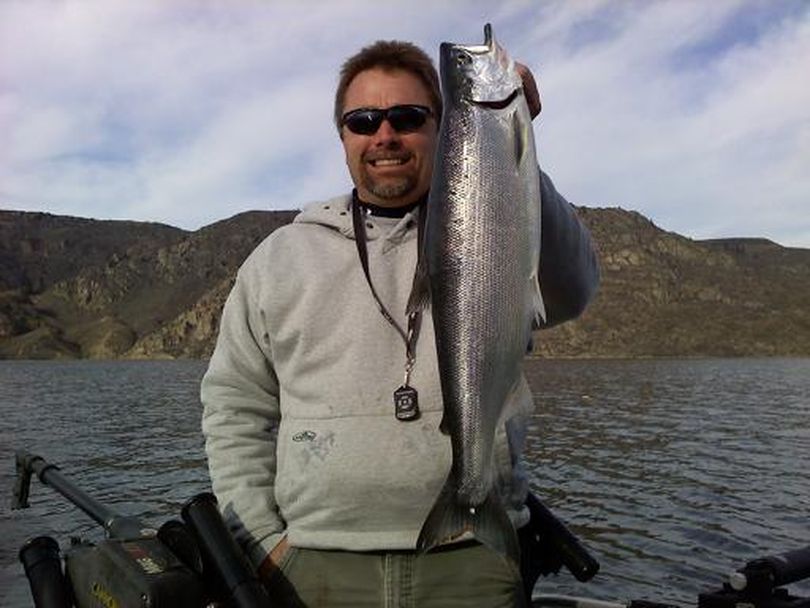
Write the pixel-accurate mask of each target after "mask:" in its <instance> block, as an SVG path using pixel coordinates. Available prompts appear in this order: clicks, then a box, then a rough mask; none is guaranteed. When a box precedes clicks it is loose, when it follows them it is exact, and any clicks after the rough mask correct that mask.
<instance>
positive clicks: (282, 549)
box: [259, 536, 290, 583]
mask: <svg viewBox="0 0 810 608" xmlns="http://www.w3.org/2000/svg"><path fill="white" fill-rule="evenodd" d="M289 548H290V545H289V543H288V542H287V537H286V536H285V537H284V538H282V539H281V541H280V542H279V543H278V544H277V545H276V546H275V547H273V550H272V551H270V554H269V555H268V556H267V557H265V558H264V561H263V562H262V564H261V566H259V580H261V581H263V582H265V583H266V582H267V581H269V580H270V577H271V576H272V575H273V573H274V572H275V571H276V570H277V569H278V564H279V563H280V562H281V558H282V557H284V554H285V553H286V552H287V549H289Z"/></svg>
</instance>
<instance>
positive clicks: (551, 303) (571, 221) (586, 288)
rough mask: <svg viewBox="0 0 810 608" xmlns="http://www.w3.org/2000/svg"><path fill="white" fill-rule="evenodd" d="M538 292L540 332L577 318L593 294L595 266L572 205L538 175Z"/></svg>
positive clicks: (596, 277) (596, 282)
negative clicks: (543, 313)
mask: <svg viewBox="0 0 810 608" xmlns="http://www.w3.org/2000/svg"><path fill="white" fill-rule="evenodd" d="M540 196H541V201H542V211H541V222H542V230H541V241H540V269H539V277H540V291H541V293H542V295H543V303H544V304H545V308H546V320H545V322H544V323H542V324H541V326H540V327H541V328H546V327H552V326H554V325H557V324H559V323H562V322H563V321H568V320H569V319H573V318H575V317H577V316H579V315H580V314H581V313H582V312H583V311H584V310H585V307H586V306H587V305H588V302H590V300H591V298H593V296H594V294H595V293H596V288H597V286H598V285H599V264H598V262H597V258H596V252H595V251H594V248H593V245H592V243H591V236H590V233H589V232H588V229H587V228H586V227H585V226H584V225H583V224H582V222H581V221H580V220H579V218H577V215H576V212H575V210H574V207H573V205H571V204H570V203H569V202H568V201H566V200H565V198H563V196H562V195H560V193H559V192H557V190H556V189H555V188H554V184H553V183H552V181H551V178H550V177H549V176H548V175H546V174H545V173H543V172H542V171H541V172H540Z"/></svg>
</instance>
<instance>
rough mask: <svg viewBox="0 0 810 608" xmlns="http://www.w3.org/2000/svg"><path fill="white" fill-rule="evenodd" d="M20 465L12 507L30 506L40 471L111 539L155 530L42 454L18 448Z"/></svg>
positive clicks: (46, 479)
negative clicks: (33, 484)
mask: <svg viewBox="0 0 810 608" xmlns="http://www.w3.org/2000/svg"><path fill="white" fill-rule="evenodd" d="M16 468H17V479H16V482H15V484H14V496H13V498H12V502H11V508H12V509H21V508H25V507H27V506H28V495H29V493H30V489H31V474H32V473H36V474H37V477H39V480H40V481H41V482H42V483H44V484H45V485H47V486H50V487H51V488H53V489H54V490H56V491H57V492H59V493H60V494H61V495H62V496H64V497H65V498H67V499H68V500H69V501H70V502H72V503H73V504H74V505H76V506H77V507H79V509H81V510H82V511H84V512H85V513H86V514H87V515H89V516H90V517H91V518H92V519H93V520H94V521H95V522H96V523H98V524H100V525H101V526H102V527H103V528H104V530H105V532H106V533H107V536H108V537H109V538H139V537H141V536H144V535H149V534H154V532H155V531H154V530H152V529H150V528H148V527H147V526H145V525H144V524H143V523H142V522H141V521H140V520H139V519H137V518H135V517H129V516H123V515H119V514H118V513H116V512H115V511H113V510H112V509H110V508H109V507H106V506H104V505H103V504H101V503H100V502H98V501H97V500H96V499H95V498H93V497H92V496H90V495H89V494H87V493H86V492H84V491H82V490H81V489H79V488H78V487H77V486H76V485H75V484H74V483H73V482H71V481H70V480H68V479H67V478H66V477H65V476H64V475H62V473H60V472H59V467H58V466H56V465H55V464H50V463H48V462H47V461H46V460H45V459H44V458H42V456H37V455H36V454H31V453H30V452H27V451H26V450H18V451H17V452H16Z"/></svg>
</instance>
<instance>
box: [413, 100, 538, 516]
mask: <svg viewBox="0 0 810 608" xmlns="http://www.w3.org/2000/svg"><path fill="white" fill-rule="evenodd" d="M515 113H517V115H515ZM442 129H443V130H446V131H447V133H449V134H450V136H449V137H440V142H441V143H440V149H439V150H438V157H437V158H438V159H439V160H438V161H437V165H436V169H435V173H434V181H433V185H432V188H431V200H430V206H429V216H428V229H427V234H426V248H427V255H428V268H429V272H430V285H431V299H432V307H433V317H434V327H435V331H436V341H437V350H438V358H439V371H440V374H441V378H442V393H443V398H444V407H445V414H444V416H445V418H444V421H443V426H444V429H445V430H446V431H448V432H449V433H450V435H451V438H452V444H453V471H452V475H453V476H454V477H455V482H456V487H457V497H458V500H459V501H460V502H461V503H462V504H466V505H477V504H481V503H482V502H483V500H484V499H485V497H486V496H487V494H488V493H489V491H490V490H491V488H492V484H493V483H494V476H495V470H494V469H493V466H492V464H493V462H492V460H493V459H492V449H493V440H494V436H495V432H496V427H497V425H498V423H499V421H500V420H501V417H502V414H503V412H504V408H505V406H506V404H507V399H508V397H509V393H510V391H511V390H512V389H513V387H514V386H515V385H516V383H517V382H518V379H519V376H520V373H521V361H522V359H523V357H524V355H525V352H526V346H527V343H528V339H529V331H530V324H531V319H532V317H533V310H532V290H531V288H532V285H531V280H530V278H531V277H532V275H533V273H534V272H535V269H536V265H537V263H538V261H539V242H540V235H539V225H540V223H539V212H540V192H539V174H538V168H537V164H536V155H535V150H534V141H533V137H532V136H531V134H530V133H528V134H527V133H525V132H521V130H522V129H531V119H530V117H529V113H528V108H527V107H526V103H525V101H524V100H523V99H522V97H519V98H518V100H517V101H516V102H514V103H513V104H511V105H510V106H509V107H508V108H507V109H505V110H492V109H488V108H483V107H479V106H474V105H471V104H466V103H464V102H462V105H460V106H459V107H455V108H452V107H451V108H447V109H446V114H445V118H444V121H443V124H442ZM516 138H520V140H519V141H520V143H519V144H518V143H516ZM521 146H522V150H521ZM521 152H522V154H521V158H520V162H518V154H519V153H521Z"/></svg>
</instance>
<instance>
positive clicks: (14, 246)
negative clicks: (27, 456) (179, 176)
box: [0, 207, 810, 359]
mask: <svg viewBox="0 0 810 608" xmlns="http://www.w3.org/2000/svg"><path fill="white" fill-rule="evenodd" d="M578 212H579V214H580V217H581V218H582V219H583V221H584V222H585V223H586V224H587V225H588V227H589V228H590V230H591V232H592V234H593V237H594V241H595V243H596V246H597V248H598V251H599V257H600V262H601V266H602V286H601V288H600V292H599V294H598V296H597V298H596V300H595V301H594V303H593V304H592V305H591V307H590V308H589V309H588V310H587V311H586V313H585V314H584V315H583V317H582V318H581V319H579V320H577V321H575V322H573V323H568V324H565V325H563V326H560V327H558V328H553V329H551V330H547V331H542V332H539V333H538V335H537V336H536V340H535V344H536V354H537V355H542V356H554V357H704V356H810V280H808V278H810V250H807V249H797V248H787V247H782V246H780V245H778V244H777V243H774V242H772V241H769V240H767V239H758V238H733V239H711V240H704V241H697V240H692V239H688V238H686V237H683V236H680V235H678V234H675V233H672V232H666V231H664V230H662V229H660V228H658V227H657V226H655V225H654V224H653V223H652V222H651V221H650V220H649V219H647V218H645V217H644V216H643V215H641V214H639V213H637V212H634V211H626V210H623V209H620V208H607V209H599V208H585V207H580V208H578ZM296 213H297V212H295V211H248V212H245V213H240V214H238V215H235V216H233V217H231V218H228V219H225V220H222V221H219V222H216V223H214V224H211V225H209V226H205V227H204V228H201V229H199V230H196V231H193V232H189V231H185V230H180V229H178V228H173V227H171V226H166V225H162V224H155V223H144V222H129V221H113V220H105V221H100V220H90V219H83V218H74V217H66V216H58V215H51V214H45V213H28V212H21V211H0V358H7V359H13V358H43V359H51V358H177V357H191V358H204V357H207V356H208V355H210V353H211V351H212V349H213V345H214V342H215V340H216V333H217V329H218V325H219V318H220V311H221V308H222V305H223V303H224V301H225V298H226V297H227V294H228V292H229V291H230V288H231V285H232V283H233V278H234V276H235V273H236V270H237V268H238V267H239V265H240V264H241V263H242V261H243V260H244V258H245V257H246V256H247V255H248V253H250V251H251V250H252V249H253V248H254V247H255V246H256V245H257V244H258V243H259V242H260V241H261V240H262V239H264V238H265V237H266V236H267V235H268V234H270V233H271V232H272V231H273V230H275V229H276V228H278V227H280V226H282V225H284V224H286V223H289V222H290V221H292V219H293V217H294V216H295V214H296Z"/></svg>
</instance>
